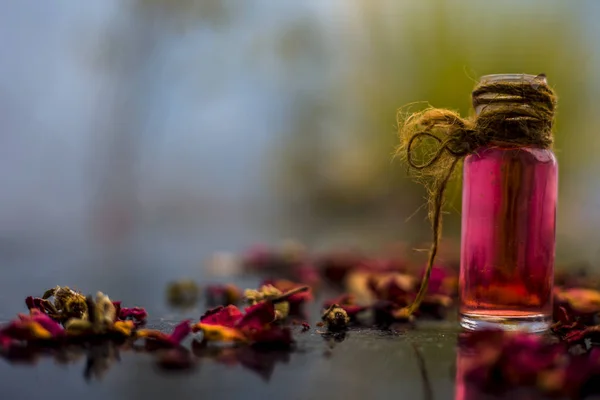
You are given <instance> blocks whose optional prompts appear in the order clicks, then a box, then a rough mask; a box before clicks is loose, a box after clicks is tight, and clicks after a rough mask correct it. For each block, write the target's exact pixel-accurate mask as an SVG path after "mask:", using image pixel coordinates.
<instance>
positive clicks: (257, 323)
mask: <svg viewBox="0 0 600 400" xmlns="http://www.w3.org/2000/svg"><path fill="white" fill-rule="evenodd" d="M245 311H246V314H245V315H244V316H243V317H242V318H241V319H240V321H239V322H238V323H237V327H238V328H239V329H242V330H260V329H262V328H264V327H265V325H267V324H270V323H271V322H273V321H274V320H275V307H274V306H273V303H271V302H269V301H263V302H260V303H257V304H255V305H253V306H250V307H248V308H246V310H245Z"/></svg>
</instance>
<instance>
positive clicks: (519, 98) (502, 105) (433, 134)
mask: <svg viewBox="0 0 600 400" xmlns="http://www.w3.org/2000/svg"><path fill="white" fill-rule="evenodd" d="M525 77H526V76H523V79H521V80H506V81H495V82H489V81H488V82H486V81H485V80H484V81H482V82H480V83H479V84H478V85H477V86H476V87H475V89H474V90H473V92H472V98H473V107H474V108H475V109H476V110H478V111H479V112H478V115H477V116H474V117H470V118H462V117H461V116H460V114H458V113H456V112H454V111H450V110H447V109H440V108H432V107H430V108H427V109H425V110H423V111H420V112H417V113H414V114H412V115H410V116H409V117H408V118H406V119H403V118H401V115H399V117H400V118H399V121H398V126H399V132H398V133H399V136H400V146H399V147H398V149H397V152H396V154H397V155H400V156H401V157H402V158H403V159H404V160H405V162H406V163H407V164H408V167H409V172H412V173H413V175H414V176H415V177H416V178H417V180H418V181H420V182H421V183H423V184H424V186H425V187H426V189H427V191H428V200H429V201H428V202H429V219H430V221H431V226H432V233H433V242H432V244H431V248H430V250H429V258H428V261H427V268H426V270H425V275H424V276H423V278H422V281H421V287H420V289H419V292H418V293H417V296H416V297H415V299H414V301H413V303H412V304H411V305H409V306H408V307H405V308H404V309H402V310H401V311H400V313H399V315H398V316H399V317H401V318H408V317H410V316H411V315H412V314H413V313H414V312H415V311H416V310H417V309H418V308H419V306H420V305H421V302H422V301H423V298H424V297H425V295H426V294H427V289H428V285H429V277H430V275H431V269H432V267H433V263H434V261H435V257H436V255H437V251H438V245H439V242H440V239H441V237H442V209H443V206H444V193H445V191H446V187H447V186H448V182H449V181H450V180H451V178H452V176H453V173H454V172H455V170H456V166H457V165H458V164H459V162H460V161H461V160H462V159H463V158H464V157H466V156H467V155H469V154H473V153H474V152H475V151H476V150H477V149H478V148H480V147H482V146H503V147H538V148H544V149H547V148H551V147H552V142H553V137H552V125H553V121H554V112H555V109H556V95H555V94H554V91H553V90H552V89H551V88H550V87H549V86H548V84H547V83H546V79H545V76H544V75H538V76H537V77H535V78H533V79H526V78H525ZM424 139H429V141H433V143H434V148H433V151H432V152H431V151H430V153H429V154H427V152H426V151H423V150H424V149H425V150H426V149H427V146H422V143H423V141H424ZM420 144H421V146H419V145H420ZM429 147H431V146H429ZM419 155H420V156H421V161H420V162H419V161H418V160H417V158H419Z"/></svg>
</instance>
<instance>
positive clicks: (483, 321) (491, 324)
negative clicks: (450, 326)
mask: <svg viewBox="0 0 600 400" xmlns="http://www.w3.org/2000/svg"><path fill="white" fill-rule="evenodd" d="M551 324H552V317H551V316H550V315H545V314H533V315H527V316H491V315H481V314H460V326H461V327H463V328H464V329H466V330H469V331H479V330H482V329H502V330H505V331H525V332H544V331H547V330H548V329H549V328H550V325H551Z"/></svg>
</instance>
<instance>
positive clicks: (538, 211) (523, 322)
mask: <svg viewBox="0 0 600 400" xmlns="http://www.w3.org/2000/svg"><path fill="white" fill-rule="evenodd" d="M557 187H558V166H557V163H556V159H555V157H554V154H553V153H552V151H551V150H548V149H540V148H532V147H493V146H490V147H484V148H480V149H478V150H477V152H475V153H474V154H471V155H469V156H468V157H466V159H465V163H464V172H463V209H462V248H461V272H460V297H461V303H460V322H461V325H462V326H463V327H464V328H466V329H472V330H474V329H481V328H488V327H497V328H502V329H508V330H529V331H534V332H537V331H543V330H546V329H547V328H548V327H549V324H550V322H551V315H552V284H553V280H554V247H555V221H556V202H557V194H558V193H557Z"/></svg>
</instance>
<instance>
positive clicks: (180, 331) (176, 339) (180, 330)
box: [137, 320, 192, 347]
mask: <svg viewBox="0 0 600 400" xmlns="http://www.w3.org/2000/svg"><path fill="white" fill-rule="evenodd" d="M191 332H192V327H191V326H190V321H189V320H186V321H183V322H181V323H180V324H179V325H177V326H176V327H175V329H173V332H172V333H171V334H170V335H167V334H165V333H163V332H161V331H158V330H155V329H140V330H139V331H137V336H138V337H140V338H146V342H152V344H156V345H159V346H162V347H177V346H179V345H180V344H181V342H182V341H183V339H185V338H186V337H187V336H188V335H189V334H190V333H191Z"/></svg>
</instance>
